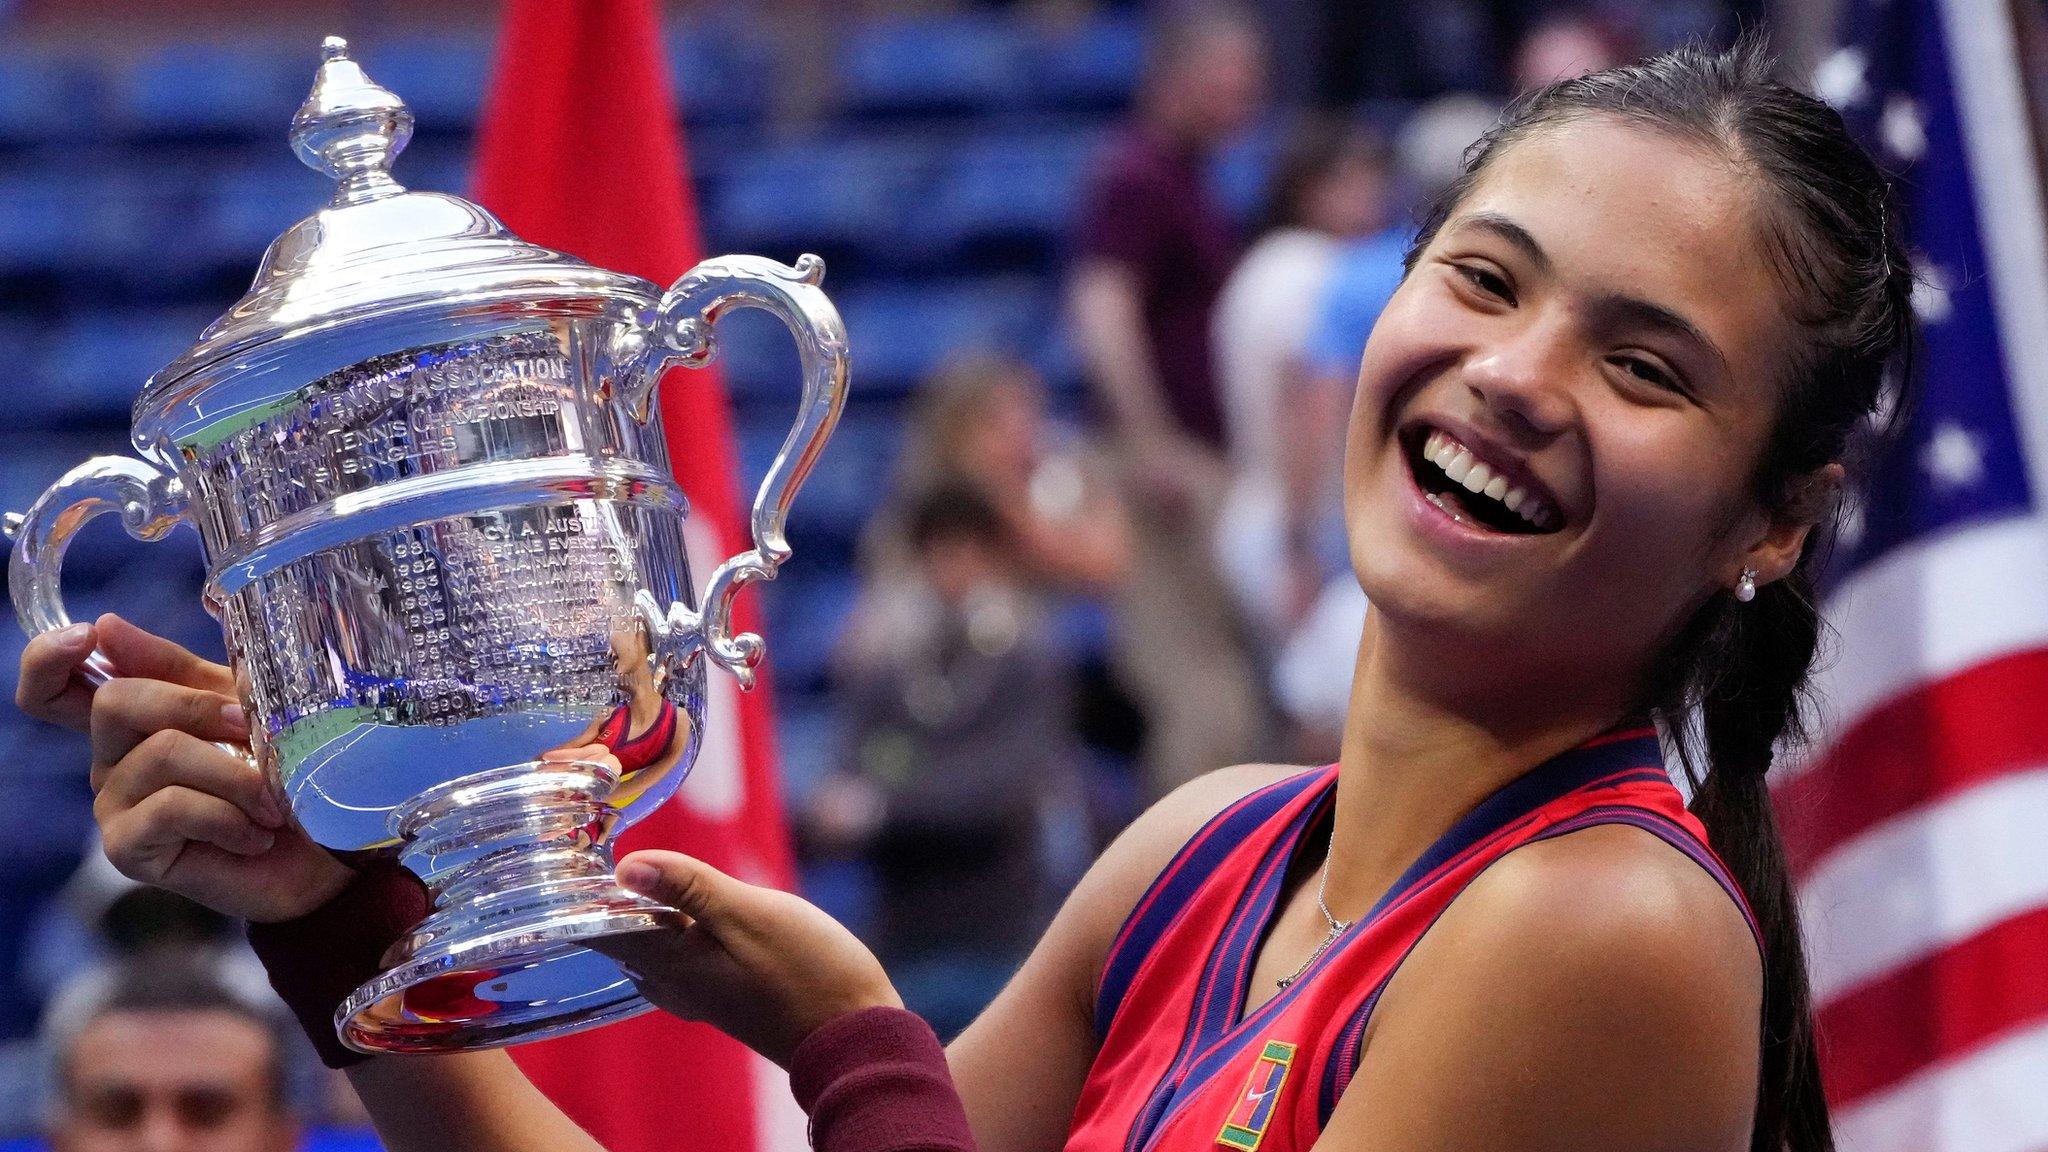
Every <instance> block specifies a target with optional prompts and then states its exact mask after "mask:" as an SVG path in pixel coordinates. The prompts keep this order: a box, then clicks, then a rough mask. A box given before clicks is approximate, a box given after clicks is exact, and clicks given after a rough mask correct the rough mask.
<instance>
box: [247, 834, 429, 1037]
mask: <svg viewBox="0 0 2048 1152" xmlns="http://www.w3.org/2000/svg"><path fill="white" fill-rule="evenodd" d="M432 905H433V899H432V897H431V896H430V895H429V894H428V892H427V886H426V885H425V884H423V883H421V882H420V878H419V877H417V876H415V875H413V874H412V873H411V872H410V871H408V870H407V869H406V868H405V867H403V866H402V865H400V864H398V863H397V862H395V861H392V862H387V863H381V864H373V865H371V866H370V867H368V868H365V869H363V870H362V871H361V872H359V873H357V874H356V877H355V879H353V880H351V881H349V884H348V887H346V888H343V889H342V890H341V892H340V893H339V894H337V895H336V896H335V897H334V899H332V900H329V901H328V902H327V903H325V904H322V905H321V906H319V907H318V908H315V909H313V910H312V911H311V912H308V913H306V914H305V915H304V916H301V917H299V918H297V919H296V920H283V921H279V922H278V923H275V924H251V925H249V947H251V948H252V949H254V950H255V952H256V958H257V959H259V960H261V961H263V968H264V971H266V972H268V973H269V975H270V986H271V987H272V988H274V989H276V990H277V995H278V997H279V998H280V999H282V1000H283V1001H284V1003H285V1007H287V1008H289V1009H291V1012H292V1015H293V1016H295V1017H297V1018H298V1021H299V1027H300V1028H303V1029H305V1032H306V1038H307V1039H308V1040H311V1041H312V1042H313V1048H314V1050H315V1051H317V1052H318V1053H319V1054H320V1062H321V1063H322V1064H325V1065H327V1066H328V1067H329V1068H346V1067H348V1066H349V1065H351V1064H358V1063H361V1062H362V1061H364V1060H367V1059H369V1057H367V1056H365V1055H363V1054H362V1053H361V1052H357V1051H356V1050H355V1049H353V1048H349V1047H347V1046H346V1045H344V1044H342V1042H341V1037H339V1036H337V1035H336V1034H335V1031H334V1010H335V1009H336V1008H338V1007H340V1006H341V1002H342V1000H343V999H344V998H345V997H347V995H348V994H349V993H351V992H353V991H355V990H356V988H357V987H358V986H360V985H361V984H362V983H363V982H364V981H366V980H368V979H369V978H370V977H372V976H375V975H376V974H377V973H378V972H380V971H382V970H383V967H382V965H381V964H380V963H379V962H380V961H381V960H382V959H383V957H384V953H385V950H386V949H388V948H390V947H391V945H392V944H393V943H395V942H396V941H397V940H398V938H399V937H401V936H403V935H405V933H406V932H407V931H408V930H409V929H411V928H412V926H413V925H415V924H417V923H419V922H420V921H421V920H423V919H425V918H426V915H427V912H428V910H429V909H430V908H431V907H432Z"/></svg>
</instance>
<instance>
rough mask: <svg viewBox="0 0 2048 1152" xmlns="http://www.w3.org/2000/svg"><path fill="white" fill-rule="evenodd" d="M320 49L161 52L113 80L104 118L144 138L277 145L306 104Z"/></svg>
mask: <svg viewBox="0 0 2048 1152" xmlns="http://www.w3.org/2000/svg"><path fill="white" fill-rule="evenodd" d="M318 48H319V45H317V44H315V43H313V42H311V41H310V40H308V41H306V42H304V43H298V42H296V41H294V42H291V43H285V42H281V41H242V42H221V41H199V40H194V41H189V42H186V43H182V44H174V45H171V46H169V47H166V48H162V49H160V50H158V51H156V52H153V53H151V54H150V55H148V56H146V57H145V58H143V59H142V60H141V61H140V62H139V63H137V64H136V65H135V66H134V67H132V68H130V69H128V70H127V71H126V72H124V73H121V74H119V75H118V76H116V77H115V79H114V88H113V91H112V93H111V95H110V107H109V118H110V119H111V120H112V121H113V122H114V123H115V124H116V125H118V126H119V127H121V128H123V129H126V130H127V131H130V132H133V133H136V134H140V135H148V136H167V137H182V136H221V135H226V136H262V137H264V138H275V137H277V136H279V135H281V134H282V133H283V132H284V131H285V130H286V128H287V127H288V126H289V124H290V122H291V114H292V111H293V110H295V109H296V108H297V107H298V106H299V102H300V101H301V100H304V99H305V97H306V91H307V89H308V87H309V86H310V84H311V82H312V77H313V71H314V68H315V67H316V65H317V63H318V59H319V55H318Z"/></svg>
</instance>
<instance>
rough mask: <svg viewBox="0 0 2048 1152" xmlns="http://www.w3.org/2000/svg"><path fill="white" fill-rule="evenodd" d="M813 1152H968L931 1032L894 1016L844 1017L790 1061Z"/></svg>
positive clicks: (963, 1117) (956, 1097)
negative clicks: (805, 1116) (808, 1127)
mask: <svg viewBox="0 0 2048 1152" xmlns="http://www.w3.org/2000/svg"><path fill="white" fill-rule="evenodd" d="M789 1088H790V1091H791V1092H793V1093H795V1095H796V1102H797V1104H799V1105H800V1106H802V1108H803V1110H804V1112H805V1114H806V1115H808V1116H809V1117H810V1118H811V1147H812V1148H815V1149H816V1150H817V1152H975V1148H974V1134H973V1133H972V1132H971V1131H969V1130H968V1127H967V1111H966V1109H964V1108H963V1107H961V1105H960V1094H959V1093H958V1092H956V1091H955V1090H954V1088H953V1075H952V1073H951V1072H949V1071H948V1070H947V1068H946V1051H945V1049H944V1048H941V1047H940V1046H939V1038H938V1037H937V1036H935V1035H933V1034H932V1030H931V1026H930V1025H928V1024H926V1023H925V1022H924V1020H923V1019H922V1018H921V1017H919V1016H918V1015H917V1014H916V1013H913V1012H907V1011H905V1010H903V1009H901V1008H868V1009H865V1010H863V1011H860V1012H849V1013H847V1014H846V1015H844V1016H840V1017H837V1018H835V1019H833V1020H831V1021H830V1022H828V1023H827V1024H826V1025H825V1026H824V1027H822V1028H820V1029H818V1030H817V1031H816V1032H813V1033H811V1035H810V1036H809V1037H807V1038H806V1039H805V1040H804V1042H803V1043H801V1044H799V1045H797V1049H796V1052H795V1053H793V1054H792V1055H791V1056H790V1059H789Z"/></svg>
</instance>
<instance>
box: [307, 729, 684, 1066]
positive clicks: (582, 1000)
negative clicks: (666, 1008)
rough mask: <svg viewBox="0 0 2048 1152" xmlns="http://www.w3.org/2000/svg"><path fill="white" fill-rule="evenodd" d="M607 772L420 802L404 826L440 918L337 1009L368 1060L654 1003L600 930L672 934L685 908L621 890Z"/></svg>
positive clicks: (533, 766) (502, 781)
mask: <svg viewBox="0 0 2048 1152" xmlns="http://www.w3.org/2000/svg"><path fill="white" fill-rule="evenodd" d="M617 785H618V774H617V772H616V771H615V770H614V769H612V768H611V767H609V766H608V765H605V764H601V763H597V762H593V761H580V760H574V761H572V760H550V761H542V762H533V763H528V764H517V765H512V766H509V767H506V768H501V769H496V770H493V771H491V772H486V773H480V774H478V775H476V776H471V777H466V778H464V779H462V780H459V781H455V782H453V783H451V784H447V785H443V786H441V787H439V788H436V789H434V790H433V791H431V792H428V793H426V794H424V795H421V796H419V797H416V798H415V799H413V800H412V801H410V802H408V803H407V804H406V805H405V806H403V807H402V808H401V809H400V811H399V812H398V813H397V814H396V816H395V820H396V823H397V825H398V829H399V831H400V833H401V835H403V836H405V837H406V839H407V840H408V844H407V847H406V849H405V852H404V854H403V859H404V861H405V863H406V865H407V866H408V867H410V868H412V869H413V871H415V872H417V873H418V874H419V875H420V876H421V877H422V878H424V879H425V880H426V881H427V883H428V884H429V886H430V887H431V888H432V889H433V892H434V897H435V901H434V903H435V910H434V911H433V912H432V913H431V914H430V915H428V917H427V918H426V919H425V920H423V921H421V922H420V924H419V926H418V927H416V928H415V929H414V930H413V932H412V934H411V935H409V936H408V937H406V938H405V939H404V940H401V941H400V942H399V943H398V944H397V945H396V946H394V950H393V955H392V956H390V957H389V958H388V960H389V966H388V967H387V968H386V970H385V971H384V973H383V974H381V975H379V976H377V977H376V978H375V979H373V980H370V981H369V982H367V983H365V984H364V985H362V986H361V987H360V988H357V989H356V990H355V991H354V992H353V993H351V994H350V995H349V997H348V998H347V999H346V1000H344V1001H342V1004H341V1007H340V1008H339V1009H337V1010H336V1012H335V1015H334V1022H335V1028H336V1030H337V1031H338V1032H339V1034H340V1036H341V1040H342V1042H343V1043H345V1044H347V1045H348V1046H349V1047H351V1048H354V1049H356V1050H357V1051H360V1052H370V1053H383V1052H399V1053H405V1052H412V1053H421V1052H450V1051H464V1050H469V1049H477V1048H501V1047H504V1046H506V1045H510V1044H520V1043H524V1042H526V1041H530V1040H545V1039H548V1038H550V1037H554V1036H564V1035H567V1034H569V1033H571V1032H580V1031H582V1030H583V1029H585V1028H595V1027H597V1026H598V1025H601V1024H608V1023H610V1022H612V1021H614V1020H623V1019H625V1018H627V1017H629V1016H636V1015H638V1014H640V1013H642V1012H645V1011H647V1010H648V1009H649V1008H651V1007H653V1006H652V1005H650V1004H648V1003H647V1001H646V1000H644V999H642V998H641V996H640V994H639V992H638V991H636V990H635V989H634V986H633V982H632V981H631V980H630V979H629V978H628V977H627V976H626V974H625V972H624V971H622V970H621V969H620V968H619V966H618V965H617V964H616V963H614V962H613V961H612V960H611V959H610V958H608V957H606V956H604V955H603V954H601V953H599V952H596V951H593V950H591V949H590V948H589V947H588V944H589V942H591V941H593V940H596V939H598V938H600V937H605V936H615V935H622V934H625V933H631V932H646V931H653V930H659V929H664V928H666V927H668V925H669V924H670V923H671V922H672V918H673V916H674V912H673V910H671V909H669V908H667V907H666V906H664V905H662V904H658V903H656V902H654V901H651V900H648V899H646V898H645V897H642V896H639V895H636V894H634V893H632V892H628V891H626V890H625V889H624V888H621V887H619V885H618V884H617V882H616V881H614V880H613V879H612V858H611V850H610V847H609V845H608V844H606V842H605V841H606V837H607V835H608V834H609V832H610V821H611V815H610V810H609V809H608V808H606V806H605V804H604V800H605V798H606V797H608V796H609V795H610V794H611V792H612V790H613V789H614V788H616V787H617Z"/></svg>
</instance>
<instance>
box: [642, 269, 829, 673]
mask: <svg viewBox="0 0 2048 1152" xmlns="http://www.w3.org/2000/svg"><path fill="white" fill-rule="evenodd" d="M824 278H825V262H824V261H823V260H821V259H819V258H818V257H816V256H813V255H809V254H806V255H803V256H800V257H798V258H797V262H796V265H795V267H791V266H789V265H787V264H782V263H778V262H777V261H774V260H769V259H767V258H765V257H761V256H719V257H716V258H714V259H710V260H706V261H704V262H703V263H701V264H698V265H697V266H696V267H695V268H692V269H690V271H689V272H688V273H686V274H685V275H684V276H683V278H682V279H680V280H678V281H676V282H675V286H674V287H672V288H670V289H669V290H668V291H667V292H666V293H665V294H663V296H662V298H661V306H660V311H659V314H658V315H657V317H656V320H655V333H654V335H655V338H656V340H657V341H658V343H659V347H660V352H659V353H658V354H657V356H656V358H655V360H654V362H653V363H652V364H650V365H649V367H648V369H647V371H646V372H645V373H644V375H643V376H642V377H641V379H640V380H638V381H637V382H636V383H637V391H636V393H635V394H634V395H633V396H631V397H629V398H628V399H629V403H630V405H631V411H632V413H633V415H634V417H635V418H636V419H639V420H646V419H647V418H648V416H649V415H650V414H651V412H652V411H653V398H654V388H655V383H656V382H657V381H658V380H659V379H660V377H661V373H662V370H663V369H665V368H667V367H668V366H669V365H670V364H680V365H682V366H683V367H686V368H702V367H703V366H705V365H706V364H709V363H711V361H712V359H713V357H715V356H716V355H717V353H718V348H717V344H716V343H715V341H714V340H713V337H712V326H713V325H715V324H716V323H717V322H718V318H719V317H720V316H723V315H724V314H725V313H726V312H728V311H730V310H731V309H734V308H759V309H761V310H763V311H765V312H770V313H773V314H774V315H775V316H776V317H777V318H779V319H780V320H781V321H782V322H783V323H784V324H785V325H788V327H789V331H790V334H791V335H792V336H794V337H796V344H797V351H798V353H799V355H800V357H801V360H802V363H803V380H804V392H803V400H802V402H801V403H800V404H799V406H798V408H797V416H796V424H795V425H794V426H793V427H791V428H790V430H789V435H788V437H787V438H785V439H784V440H783V442H782V447H781V448H780V449H779V450H778V451H777V452H776V453H775V461H774V463H772V464H770V465H769V466H768V474H767V475H766V476H763V477H762V478H761V487H760V488H759V489H758V490H757V491H756V492H755V493H754V509H753V516H752V520H751V522H752V526H753V537H754V546H753V548H751V549H749V550H748V551H745V552H742V553H740V554H739V555H737V556H734V557H732V558H730V559H728V560H727V561H726V562H725V563H723V564H720V565H719V566H718V568H717V570H716V571H714V572H712V574H711V581H710V583H709V584H708V585H706V586H705V589H704V607H703V609H702V610H701V611H694V610H692V609H691V608H690V607H689V606H688V605H686V604H672V605H669V606H668V607H667V609H666V610H665V611H664V610H663V609H662V607H661V606H660V605H659V604H657V603H656V602H655V600H654V598H653V596H652V595H650V594H649V593H647V592H644V591H643V592H641V593H640V598H639V607H640V611H641V615H642V617H643V618H644V619H645V620H646V621H647V625H648V628H649V631H650V633H651V634H652V636H653V640H654V644H653V649H654V656H655V658H656V659H658V660H667V661H675V662H677V663H682V662H685V661H687V660H689V659H690V658H691V657H692V656H693V655H694V654H695V653H696V652H698V651H700V650H701V651H703V652H705V653H707V654H709V655H710V657H711V659H712V660H713V661H715V662H716V663H717V664H719V665H720V666H721V667H723V668H725V669H726V670H727V671H729V672H731V673H732V674H733V675H734V676H735V677H737V678H738V680H739V682H740V686H741V687H743V688H751V687H753V685H754V666H755V665H756V664H759V663H760V662H761V647H762V645H761V637H760V636H759V635H758V634H756V633H753V632H741V633H737V634H735V633H734V632H733V630H732V603H733V597H735V596H737V595H738V594H739V590H740V589H741V588H744V587H746V586H747V585H748V584H751V583H753V582H754V581H756V580H773V579H774V578H775V570H776V569H777V568H778V567H780V566H781V564H782V562H783V561H784V560H787V559H789V541H788V540H787V538H785V537H784V535H783V525H784V523H785V522H786V521H787V520H788V518H789V506H790V502H791V501H792V500H794V499H795V498H796V493H797V489H798V488H799V487H800V486H801V485H802V484H803V482H804V477H805V476H807V475H809V474H810V471H811V466H812V465H814V464H816V463H817V461H818V453H820V452H822V451H824V448H825V441H826V440H827V439H829V438H830V437H831V435H832V429H833V427H834V426H835V425H837V424H838V423H839V413H840V410H841V409H842V408H844V407H845V406H846V385H847V377H848V370H847V351H846V325H845V323H844V322H842V321H841V320H840V318H839V310H838V309H837V308H834V307H833V306H832V302H831V301H830V300H828V299H826V297H825V293H824V292H823V291H821V290H820V289H819V288H818V284H819V283H820V282H821V281H823V280H824Z"/></svg>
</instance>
